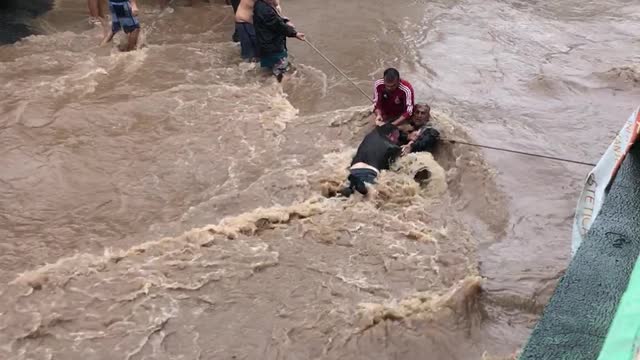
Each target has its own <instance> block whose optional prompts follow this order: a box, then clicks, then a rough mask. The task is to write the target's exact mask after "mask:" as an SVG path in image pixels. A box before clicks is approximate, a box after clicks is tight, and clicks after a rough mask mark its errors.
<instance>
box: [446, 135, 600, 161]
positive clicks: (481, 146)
mask: <svg viewBox="0 0 640 360" xmlns="http://www.w3.org/2000/svg"><path fill="white" fill-rule="evenodd" d="M442 141H445V142H449V143H452V144H461V145H468V146H474V147H479V148H484V149H491V150H497V151H503V152H508V153H513V154H520V155H525V156H532V157H537V158H542V159H549V160H556V161H562V162H566V163H572V164H578V165H586V166H591V167H593V166H596V164H592V163H588V162H584V161H577V160H571V159H564V158H559V157H555V156H548V155H541V154H534V153H530V152H525V151H518V150H512V149H505V148H500V147H496V146H489V145H480V144H473V143H469V142H465V141H461V140H450V139H442Z"/></svg>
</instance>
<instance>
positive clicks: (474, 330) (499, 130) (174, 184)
mask: <svg viewBox="0 0 640 360" xmlns="http://www.w3.org/2000/svg"><path fill="white" fill-rule="evenodd" d="M186 5H187V4H185V3H181V2H180V1H176V2H175V3H174V4H173V5H172V9H173V11H167V10H165V11H161V10H160V9H159V7H158V6H157V5H156V3H155V2H153V1H142V3H141V9H142V14H141V22H142V24H143V26H144V36H143V41H144V46H143V47H142V49H140V50H138V51H134V52H130V53H122V52H119V51H118V49H117V42H118V41H120V39H117V41H116V44H114V45H113V46H108V47H104V48H99V47H97V43H98V42H99V40H100V39H99V37H100V29H99V28H98V27H95V26H93V25H91V24H90V23H89V22H88V21H87V13H86V3H85V2H83V1H79V0H58V1H57V2H56V4H55V6H54V9H53V10H52V11H50V12H49V13H47V14H46V15H44V16H43V17H40V18H38V19H36V20H35V21H34V22H33V23H32V24H30V25H31V26H33V27H34V28H37V29H39V30H40V32H42V33H44V34H43V35H38V36H31V37H28V38H26V39H24V40H22V41H20V42H18V43H16V44H13V45H6V46H2V47H0V152H1V153H2V156H0V169H1V170H0V237H1V239H2V240H1V241H0V280H2V283H3V285H2V286H1V287H0V358H3V359H34V360H35V359H38V360H39V359H65V360H66V359H83V360H84V359H109V360H111V359H167V360H168V359H427V358H428V359H438V360H447V359H481V358H483V357H484V358H489V359H502V358H508V357H510V356H513V354H514V353H515V352H517V351H518V350H519V349H520V348H521V346H522V345H523V344H524V342H525V341H526V339H527V336H528V334H529V333H530V331H531V329H532V327H533V326H534V324H535V320H536V319H537V317H538V316H539V314H540V312H541V310H542V307H543V306H544V304H545V303H546V302H547V301H548V298H549V296H550V295H551V293H552V291H553V287H554V286H555V283H556V281H557V280H558V278H559V276H560V275H561V273H562V270H563V269H564V268H565V267H566V265H567V263H568V257H569V252H570V234H571V219H572V216H573V211H574V207H575V205H576V199H577V195H578V192H579V189H580V187H581V183H582V180H583V179H584V177H585V175H586V173H587V172H588V171H589V168H588V167H587V168H585V167H584V166H579V165H573V164H565V163H559V162H554V161H550V160H543V159H538V158H529V157H523V156H519V155H514V154H506V153H498V152H493V151H490V150H487V151H483V150H478V149H476V148H470V147H466V146H463V145H451V144H446V145H444V146H442V147H441V148H440V149H439V151H438V152H436V153H435V154H434V155H433V156H432V155H431V154H427V153H424V154H413V155H410V156H408V157H405V158H402V159H401V160H400V161H398V162H397V163H396V164H395V166H394V168H393V169H392V171H387V172H384V173H383V175H382V176H381V179H380V183H379V185H378V186H377V196H376V197H375V198H374V199H370V200H363V199H362V198H359V197H352V198H351V199H348V200H346V199H340V198H327V197H325V196H323V195H326V193H327V192H330V191H331V190H332V189H335V187H337V186H339V184H340V183H341V182H342V181H343V180H344V179H345V176H346V173H347V171H346V169H347V166H348V164H349V161H350V159H351V156H352V155H353V153H354V151H355V148H356V147H357V145H358V143H359V140H360V139H361V138H362V136H363V135H364V134H365V133H366V132H367V130H368V129H369V127H368V126H369V125H368V124H367V123H366V119H365V115H366V112H367V111H368V110H369V109H370V106H369V105H368V100H367V99H366V98H365V97H364V96H362V94H360V93H359V92H358V91H357V90H356V89H355V88H354V87H353V86H352V85H351V84H349V83H348V82H347V81H346V80H345V79H344V78H342V77H341V76H340V75H339V74H338V73H337V72H336V71H335V70H334V69H333V68H331V67H330V66H329V65H328V64H327V63H326V62H325V61H324V60H323V59H322V58H321V57H319V56H318V55H317V54H316V53H315V52H314V51H313V50H312V49H311V48H309V47H308V46H306V45H305V44H304V43H302V42H299V41H297V40H295V39H292V40H289V49H290V53H291V54H292V57H293V62H294V63H295V65H296V69H297V71H296V73H295V74H294V75H293V77H292V78H291V79H290V81H289V82H287V83H286V84H284V86H281V85H280V84H278V83H276V82H275V81H274V79H272V78H268V77H265V76H264V75H263V74H262V73H261V72H260V69H259V68H256V66H255V65H253V64H247V63H243V62H241V60H240V58H239V47H238V45H237V44H234V43H232V42H231V41H230V40H231V31H232V28H233V18H232V11H231V8H230V7H229V6H224V4H223V3H222V2H221V1H219V2H214V1H211V3H206V2H198V1H194V3H193V5H192V6H186ZM283 8H284V11H285V13H286V14H287V15H288V16H289V17H291V19H292V20H293V22H294V23H295V24H296V25H297V26H298V28H299V29H300V30H302V31H304V32H305V33H306V34H307V36H308V39H309V40H310V41H311V42H312V43H313V44H314V45H315V46H317V47H318V48H320V49H321V50H322V51H323V52H324V53H325V54H326V56H328V57H329V58H331V59H332V60H333V61H334V62H335V63H336V64H337V65H338V66H340V67H341V68H342V69H343V70H344V71H345V72H346V73H347V74H349V76H350V77H351V78H352V79H354V81H356V82H357V83H358V85H359V86H360V87H362V88H363V89H365V90H366V91H367V92H371V91H372V82H373V80H374V79H375V78H377V77H379V76H381V73H382V71H383V70H384V68H386V67H389V66H394V67H397V68H398V69H399V70H400V72H401V74H402V76H403V77H404V78H405V79H407V80H409V81H410V82H411V83H412V84H413V86H414V88H415V90H416V99H417V101H419V102H427V103H429V104H430V105H431V106H432V108H433V112H434V118H435V119H434V123H435V125H436V126H437V127H438V128H439V129H440V130H441V131H442V132H443V133H444V135H445V136H446V137H447V138H452V139H465V140H467V141H473V142H476V143H481V144H486V145H493V146H502V147H508V148H513V149H518V150H524V151H530V152H534V153H541V154H547V155H555V156H561V157H567V158H571V159H576V160H583V161H589V162H595V161H597V159H598V158H599V156H600V154H601V153H602V152H603V151H604V149H606V147H607V146H608V145H609V143H610V142H611V140H612V139H613V135H614V134H615V133H616V132H617V131H618V130H619V128H620V127H621V126H622V124H623V122H624V121H625V120H626V118H627V117H628V115H629V114H630V113H631V112H632V111H633V110H634V109H635V107H636V106H637V105H638V99H640V67H639V65H638V64H640V52H639V51H638V50H640V42H639V40H638V39H640V5H639V4H638V2H637V1H631V0H598V1H591V2H586V3H585V2H584V1H577V0H562V1H553V2H539V1H533V0H528V1H525V0H520V1H517V0H505V1H494V0H489V1H487V0H460V1H444V0H440V1H421V0H394V1H380V0H369V1H359V0H358V1H355V0H354V1H350V0H342V1H338V0H322V1H318V0H295V1H294V0H283ZM424 169H427V170H428V172H429V173H430V176H429V178H428V179H427V180H424V179H423V180H422V181H416V178H415V176H416V174H418V173H421V174H422V173H424V172H423V170H424ZM419 178H420V176H418V180H420V179H419Z"/></svg>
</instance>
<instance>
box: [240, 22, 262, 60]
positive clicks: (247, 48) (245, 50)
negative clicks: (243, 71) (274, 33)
mask: <svg viewBox="0 0 640 360" xmlns="http://www.w3.org/2000/svg"><path fill="white" fill-rule="evenodd" d="M236 33H237V34H238V38H239V40H240V49H241V50H240V54H241V55H242V58H243V59H245V60H251V59H255V58H258V57H259V56H258V40H257V39H256V30H255V28H254V27H253V24H250V23H247V22H236Z"/></svg>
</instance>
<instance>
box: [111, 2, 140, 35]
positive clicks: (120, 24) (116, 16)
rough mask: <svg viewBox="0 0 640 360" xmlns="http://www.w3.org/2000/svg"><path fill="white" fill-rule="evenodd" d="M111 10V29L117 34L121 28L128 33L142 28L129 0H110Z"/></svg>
mask: <svg viewBox="0 0 640 360" xmlns="http://www.w3.org/2000/svg"><path fill="white" fill-rule="evenodd" d="M109 10H110V11H111V31H112V32H113V33H114V34H115V33H117V32H118V31H120V29H122V30H124V32H125V33H126V34H129V33H131V32H133V31H134V30H136V29H139V28H140V22H139V21H138V18H137V17H136V16H133V12H132V11H131V3H129V0H109Z"/></svg>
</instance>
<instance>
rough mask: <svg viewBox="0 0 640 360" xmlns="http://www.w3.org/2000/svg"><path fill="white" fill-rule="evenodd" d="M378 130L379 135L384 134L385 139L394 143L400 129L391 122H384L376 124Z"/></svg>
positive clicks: (396, 140)
mask: <svg viewBox="0 0 640 360" xmlns="http://www.w3.org/2000/svg"><path fill="white" fill-rule="evenodd" d="M378 131H379V133H380V135H382V136H384V137H385V138H387V140H389V141H391V142H392V143H394V144H396V143H397V142H398V138H399V137H400V131H399V130H398V128H397V127H396V126H395V125H393V124H392V123H386V124H383V125H380V126H378Z"/></svg>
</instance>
